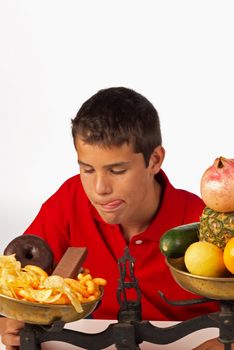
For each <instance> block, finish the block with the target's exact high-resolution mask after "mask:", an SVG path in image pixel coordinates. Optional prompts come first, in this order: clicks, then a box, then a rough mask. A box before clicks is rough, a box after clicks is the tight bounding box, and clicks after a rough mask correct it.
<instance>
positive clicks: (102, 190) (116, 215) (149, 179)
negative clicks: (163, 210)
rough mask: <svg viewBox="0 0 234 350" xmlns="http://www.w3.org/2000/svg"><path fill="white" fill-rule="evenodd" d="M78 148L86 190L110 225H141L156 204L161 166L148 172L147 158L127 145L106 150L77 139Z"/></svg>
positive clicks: (151, 163) (151, 164)
mask: <svg viewBox="0 0 234 350" xmlns="http://www.w3.org/2000/svg"><path fill="white" fill-rule="evenodd" d="M75 146H76V150H77V155H78V163H79V165H80V177H81V182H82V185H83V188H84V190H85V192H86V194H87V196H88V198H89V200H90V201H91V203H92V205H93V206H94V207H95V208H96V210H97V211H98V213H99V215H100V216H101V217H102V218H103V220H104V221H105V222H107V223H110V224H121V225H123V226H124V225H135V224H137V222H138V221H139V220H140V218H141V217H142V216H143V217H144V212H145V211H146V210H147V208H149V203H148V201H152V193H153V192H154V186H155V180H154V175H155V173H157V172H158V171H159V169H160V165H161V162H160V164H157V165H156V166H155V164H153V160H151V161H150V163H149V166H148V167H147V168H146V167H145V162H144V158H143V154H142V153H134V152H133V149H132V146H131V145H127V144H123V145H122V146H120V147H116V146H113V147H111V148H103V147H100V146H97V145H89V144H87V143H85V142H84V141H82V140H81V139H80V138H79V137H77V139H76V142H75ZM154 158H157V157H154Z"/></svg>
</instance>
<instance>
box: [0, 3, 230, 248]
mask: <svg viewBox="0 0 234 350" xmlns="http://www.w3.org/2000/svg"><path fill="white" fill-rule="evenodd" d="M233 6H234V5H233V1H232V0H230V1H225V0H220V1H215V0H210V1H206V0H196V1H190V0H184V1H182V0H176V1H174V0H172V1H168V0H162V1H157V0H152V1H149V0H148V1H147V0H142V1H137V0H132V1H131V0H118V1H113V0H98V1H95V0H93V1H90V0H85V1H84V0H38V1H37V0H15V1H14V0H0V118H1V123H0V161H1V169H0V234H1V242H0V251H2V250H3V248H4V247H5V245H6V244H7V243H8V242H9V241H10V240H11V239H13V238H14V237H16V236H18V235H20V234H21V233H22V232H23V231H24V229H25V228H26V227H27V226H28V225H29V223H30V222H31V221H32V219H33V218H34V216H35V215H36V214H37V212H38V210H39V208H40V206H41V204H42V202H43V201H44V200H45V199H47V197H48V196H50V195H51V194H52V193H53V192H54V191H55V190H56V189H57V188H58V187H59V186H60V185H61V184H62V182H63V181H64V180H66V179H67V178H68V177H70V176H72V175H74V174H75V173H77V172H78V167H77V164H76V156H75V152H74V149H73V145H72V138H71V135H70V119H71V118H72V117H74V116H75V114H76V112H77V110H78V109H79V107H80V106H81V104H82V103H83V102H84V101H85V100H86V99H87V98H89V97H90V96H91V95H92V94H94V93H95V92H96V91H97V90H99V89H101V88H106V87H110V86H120V85H121V86H126V87H130V88H133V89H135V90H137V91H138V92H140V93H142V94H143V95H145V96H146V97H147V98H148V99H149V100H150V101H151V102H152V103H153V104H154V105H155V107H156V109H157V110H158V113H159V116H160V119H161V126H162V133H163V143H164V146H165V148H166V152H167V154H166V159H165V162H164V166H163V168H164V170H165V171H166V172H167V174H168V176H169V178H170V180H171V182H172V183H173V184H174V185H175V186H176V187H179V188H184V189H187V190H190V191H192V192H195V193H197V194H200V190H199V185H200V178H201V175H202V174H203V172H204V170H205V169H206V168H207V167H208V166H209V165H210V164H211V163H213V160H214V158H216V157H218V156H220V155H223V156H225V157H227V158H234V152H233V126H232V125H233V116H234V104H233V85H234V68H233V65H234V50H233V45H234V38H233V36H234V21H233ZM0 253H1V252H0Z"/></svg>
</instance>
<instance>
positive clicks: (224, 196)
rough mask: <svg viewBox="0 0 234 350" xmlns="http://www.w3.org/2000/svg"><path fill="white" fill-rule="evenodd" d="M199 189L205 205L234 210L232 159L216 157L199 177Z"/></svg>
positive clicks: (228, 210)
mask: <svg viewBox="0 0 234 350" xmlns="http://www.w3.org/2000/svg"><path fill="white" fill-rule="evenodd" d="M200 191H201V197H202V199H203V201H204V202H205V204H206V206H207V207H209V208H211V209H213V210H215V211H219V212H230V211H234V159H227V158H224V157H219V158H216V159H215V161H214V163H213V165H212V166H210V167H209V168H208V169H207V170H206V171H205V172H204V174H203V176H202V178H201V184H200Z"/></svg>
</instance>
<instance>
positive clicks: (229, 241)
mask: <svg viewBox="0 0 234 350" xmlns="http://www.w3.org/2000/svg"><path fill="white" fill-rule="evenodd" d="M200 190H201V197H202V199H203V201H204V203H205V205H206V206H205V208H204V210H203V212H202V214H201V216H200V220H199V221H198V222H194V223H190V224H187V225H181V226H177V227H174V228H172V229H170V230H168V231H166V232H165V233H164V234H163V235H162V236H161V239H160V250H161V252H162V253H163V254H164V255H165V257H166V263H167V265H168V267H169V269H170V272H171V274H172V276H173V277H174V279H175V281H176V282H177V283H178V284H179V285H180V286H181V287H182V288H184V289H186V290H188V291H190V292H192V293H195V294H198V295H201V296H204V297H207V298H210V299H214V300H234V159H226V158H224V157H219V158H216V159H215V161H214V163H213V165H212V166H210V167H209V168H208V169H207V170H206V171H205V172H204V174H203V175H202V178H201V183H200Z"/></svg>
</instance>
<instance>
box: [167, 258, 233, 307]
mask: <svg viewBox="0 0 234 350" xmlns="http://www.w3.org/2000/svg"><path fill="white" fill-rule="evenodd" d="M166 262H167V265H168V267H169V269H170V272H171V274H172V276H173V277H174V279H175V281H176V282H177V283H178V284H179V285H180V286H181V287H182V288H183V289H185V290H187V291H189V292H192V293H195V294H198V295H201V296H204V297H207V298H210V299H215V300H234V277H219V278H218V277H204V276H197V275H192V274H191V273H189V272H188V270H187V269H186V267H185V264H184V257H181V258H177V259H172V258H167V259H166Z"/></svg>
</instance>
